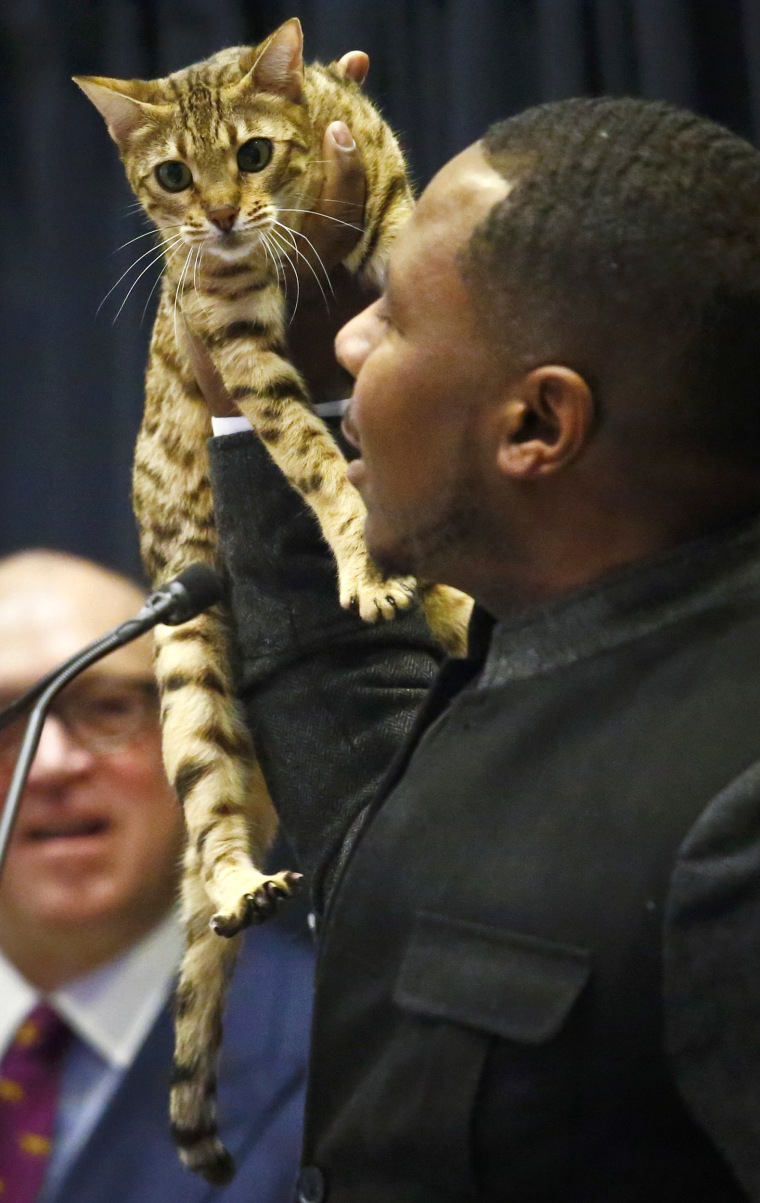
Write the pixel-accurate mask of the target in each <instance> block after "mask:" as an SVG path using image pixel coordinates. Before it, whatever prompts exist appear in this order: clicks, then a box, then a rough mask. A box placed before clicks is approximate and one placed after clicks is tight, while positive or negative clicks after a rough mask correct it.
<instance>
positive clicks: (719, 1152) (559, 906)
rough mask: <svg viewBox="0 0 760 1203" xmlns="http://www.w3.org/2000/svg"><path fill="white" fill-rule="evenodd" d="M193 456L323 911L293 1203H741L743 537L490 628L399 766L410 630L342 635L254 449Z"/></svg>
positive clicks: (750, 931)
mask: <svg viewBox="0 0 760 1203" xmlns="http://www.w3.org/2000/svg"><path fill="white" fill-rule="evenodd" d="M212 454H213V464H214V473H215V494H216V498H217V506H218V518H219V524H220V531H221V536H222V542H223V547H224V550H225V555H226V557H227V562H228V565H229V569H230V573H231V580H232V589H233V604H234V607H235V610H236V613H237V619H238V624H239V630H240V643H241V655H242V664H241V673H242V677H241V679H242V681H243V687H244V691H245V695H246V700H247V705H248V713H249V716H250V721H251V725H252V728H253V730H254V733H255V735H256V736H257V738H258V739H259V740H260V742H261V754H262V760H263V762H264V766H265V771H266V772H267V774H268V778H269V781H270V787H271V788H272V791H273V795H274V798H275V802H276V804H277V805H278V807H279V808H280V811H281V814H282V817H283V822H284V823H285V826H286V828H287V829H288V833H289V835H290V836H291V838H292V840H293V842H294V843H295V845H296V846H297V847H298V849H299V853H300V855H301V856H302V857H303V858H304V861H305V862H306V863H307V864H308V865H309V867H310V868H311V869H312V871H313V872H314V874H315V879H316V881H317V885H318V887H319V888H321V887H323V886H324V885H325V884H327V886H328V887H329V886H331V885H332V894H331V898H330V904H329V906H328V908H327V913H326V916H325V918H324V921H323V925H322V928H323V930H322V939H321V949H320V958H319V966H318V974H317V1001H316V1008H315V1019H314V1028H313V1052H312V1064H311V1080H310V1087H309V1098H308V1103H307V1125H306V1141H305V1160H306V1162H307V1168H306V1170H305V1171H304V1174H303V1175H302V1178H301V1183H300V1196H299V1197H300V1198H301V1199H302V1200H303V1201H304V1203H319V1200H321V1199H326V1198H329V1199H332V1200H335V1201H336V1203H349V1201H350V1203H391V1201H392V1203H434V1201H435V1203H438V1201H439V1200H440V1201H441V1203H443V1201H444V1200H452V1199H460V1200H464V1199H483V1200H494V1201H496V1200H502V1199H505V1200H506V1199H509V1200H510V1201H515V1203H548V1201H549V1200H552V1203H554V1201H555V1200H557V1199H562V1200H564V1201H572V1203H629V1201H630V1203H633V1201H634V1200H636V1201H639V1200H641V1201H645V1200H646V1201H647V1203H652V1201H657V1200H663V1201H664V1200H666V1199H667V1200H684V1203H685V1201H686V1200H688V1201H690V1203H701V1201H703V1200H704V1203H707V1201H708V1200H709V1201H711V1203H712V1201H714V1203H717V1201H719V1200H720V1201H722V1200H740V1199H745V1198H755V1199H759V1200H760V767H758V765H757V760H758V751H759V750H760V704H759V703H760V675H759V674H760V537H759V536H758V531H757V530H756V529H751V530H745V531H739V532H735V533H732V534H731V535H727V536H724V537H722V538H717V539H712V540H706V541H705V542H704V543H703V544H701V545H696V546H693V547H691V548H688V549H682V550H679V551H677V552H676V553H674V554H673V555H672V556H670V557H667V558H666V559H665V560H663V561H662V562H661V563H659V564H652V565H646V566H642V567H638V568H635V569H633V570H629V571H628V572H624V573H621V574H618V576H616V577H615V578H611V579H610V580H609V581H604V582H601V583H600V584H599V585H598V586H597V587H595V588H594V589H592V590H589V591H588V592H587V593H585V594H579V595H576V596H575V597H572V598H570V599H568V600H567V601H566V602H563V603H562V604H561V605H559V606H556V607H554V608H553V609H551V610H547V611H545V612H542V613H538V614H534V615H530V616H528V617H527V618H526V620H525V621H522V622H518V623H515V624H514V626H513V627H512V628H497V630H496V631H495V633H494V635H493V638H492V639H491V640H490V641H489V639H487V638H484V639H483V640H482V647H480V648H477V649H476V650H475V652H474V654H473V656H472V659H471V660H470V661H469V662H464V663H454V664H450V665H448V666H447V667H446V668H445V669H444V671H443V673H442V674H441V676H440V678H439V680H438V681H437V683H436V686H435V688H434V690H433V692H432V694H431V695H430V696H429V698H428V700H427V703H426V706H425V707H424V709H423V712H422V715H421V716H420V717H418V718H417V722H416V726H415V729H414V732H413V734H412V736H411V738H410V740H408V742H407V745H406V747H405V748H404V749H403V750H402V751H401V752H400V753H399V752H398V745H399V744H400V743H401V741H402V737H403V733H404V730H405V729H406V728H408V727H409V726H410V725H411V723H412V721H413V718H414V712H415V710H416V709H417V708H418V706H419V702H420V699H421V696H422V695H423V693H424V691H425V687H426V685H427V684H428V682H429V681H430V679H431V677H432V675H433V671H434V658H433V655H432V653H431V649H430V647H429V644H428V643H427V641H426V636H425V634H424V631H423V630H422V628H421V627H420V626H419V620H418V619H417V618H416V617H415V616H411V617H408V618H405V619H403V620H401V621H400V622H398V623H394V624H391V625H388V626H385V627H382V628H375V629H371V628H364V627H361V626H360V624H358V623H357V621H356V620H354V619H353V618H352V617H351V616H347V615H343V614H341V613H339V612H338V611H337V607H336V603H335V600H334V580H333V579H332V573H331V568H330V564H329V561H327V560H326V559H325V557H324V554H323V550H322V548H321V547H320V542H319V540H318V538H317V537H315V536H314V533H313V530H312V528H311V524H310V522H309V521H308V520H304V517H303V515H302V514H299V510H300V508H301V507H300V504H299V503H298V502H297V500H296V499H294V498H292V497H291V496H289V495H288V493H287V491H286V490H284V489H283V487H282V484H281V482H280V480H279V479H278V475H277V473H276V470H274V469H273V468H272V466H271V464H270V463H269V461H268V460H267V458H266V455H265V453H263V452H261V450H260V448H259V447H258V445H257V444H256V441H255V439H253V437H252V436H233V437H231V438H229V439H225V440H218V441H217V442H216V443H215V444H214V445H213V447H212ZM485 625H486V624H485V623H484V626H485ZM394 751H395V752H396V755H397V760H396V764H395V766H394V767H393V768H392V769H391V771H390V773H388V774H386V775H385V781H384V783H383V784H382V785H380V786H379V788H378V785H379V781H380V779H381V778H382V777H383V770H384V769H385V768H386V767H387V764H388V761H389V760H390V759H391V756H392V755H393V754H394ZM368 782H369V785H368ZM373 795H374V798H373ZM368 806H369V813H368V814H367V812H366V808H367V807H368ZM346 837H348V838H346ZM336 878H337V884H335V879H336Z"/></svg>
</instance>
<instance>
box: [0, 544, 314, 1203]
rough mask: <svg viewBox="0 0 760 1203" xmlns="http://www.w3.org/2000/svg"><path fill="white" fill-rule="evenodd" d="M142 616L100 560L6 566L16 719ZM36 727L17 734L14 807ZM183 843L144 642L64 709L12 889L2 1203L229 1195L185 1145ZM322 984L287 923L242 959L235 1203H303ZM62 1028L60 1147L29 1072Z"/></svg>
mask: <svg viewBox="0 0 760 1203" xmlns="http://www.w3.org/2000/svg"><path fill="white" fill-rule="evenodd" d="M141 604H142V596H141V593H140V591H139V589H138V588H137V587H136V586H135V585H134V584H132V583H131V582H130V581H128V580H126V579H125V578H123V577H120V576H118V575H116V574H114V573H112V572H110V571H107V570H106V569H104V568H102V567H100V566H98V565H95V564H92V563H90V562H88V561H84V560H80V559H75V558H73V557H71V556H67V555H62V554H59V553H53V552H43V551H34V552H26V553H22V554H20V555H16V556H13V557H10V558H8V559H6V560H4V561H0V708H2V707H3V706H5V705H6V704H7V703H8V702H10V701H11V700H12V699H13V698H14V697H15V696H17V695H18V694H19V693H21V692H23V691H24V690H25V689H26V688H27V687H28V686H29V685H30V684H32V683H33V682H34V681H35V680H36V679H37V678H38V677H40V676H41V675H42V674H44V673H46V672H47V671H48V670H49V669H50V668H52V667H53V666H54V665H56V664H57V663H59V662H60V661H61V660H63V659H65V658H66V657H67V656H69V655H70V654H71V653H72V652H74V651H75V650H76V649H78V648H79V647H81V646H82V645H84V644H86V643H87V642H89V641H90V640H91V639H93V638H95V637H96V636H97V635H99V634H102V633H103V631H105V630H107V629H108V628H110V627H112V626H115V625H117V624H118V623H120V622H122V621H124V620H125V619H127V618H129V617H131V616H132V615H133V614H134V613H136V612H137V610H139V608H140V606H141ZM23 726H24V724H23V721H22V722H21V723H16V724H14V725H12V726H11V727H9V728H6V729H5V730H3V731H2V732H1V733H0V787H1V788H2V792H3V794H4V793H5V792H6V790H7V787H8V784H9V781H10V777H11V773H12V771H13V765H14V762H15V757H16V754H17V752H18V748H19V745H20V741H21V737H22V734H23ZM181 829H182V821H181V811H180V808H179V806H178V804H177V801H176V799H175V797H174V795H173V793H172V791H171V789H170V787H169V785H168V783H167V781H166V778H165V776H164V772H163V766H162V762H161V754H160V734H159V724H158V702H157V697H156V692H155V688H154V685H153V677H152V673H151V654H150V643H149V641H148V639H147V638H143V639H142V640H139V641H137V642H135V643H132V644H130V645H129V646H128V647H125V648H122V649H120V650H119V651H117V652H115V653H113V654H112V655H111V656H109V657H108V658H106V659H105V660H103V661H102V662H101V663H100V664H99V665H97V666H95V667H93V668H92V669H90V670H88V672H87V673H85V674H84V675H83V676H82V677H80V678H78V680H77V681H75V682H73V683H72V684H71V685H70V686H69V687H68V689H67V690H65V691H64V692H63V693H62V694H61V695H60V697H59V699H57V701H56V703H55V704H54V705H53V708H52V712H51V714H50V716H49V717H48V719H47V721H46V723H45V727H44V730H43V733H42V738H41V740H40V746H39V750H38V752H37V756H36V758H35V761H34V764H33V767H32V770H31V774H30V777H29V781H28V785H27V788H26V791H25V794H24V799H23V803H22V807H21V810H20V813H19V819H18V824H17V827H16V831H15V833H14V838H13V842H12V845H11V849H10V852H9V856H8V859H7V862H6V867H5V872H4V876H3V879H2V881H0V1059H2V1060H0V1200H2V1199H5V1198H7V1199H8V1200H9V1203H11V1201H12V1203H32V1200H34V1201H35V1203H37V1201H40V1203H42V1201H44V1203H102V1201H103V1200H106V1199H109V1198H111V1199H114V1200H116V1199H118V1200H119V1203H131V1201H132V1200H134V1201H135V1203H137V1201H138V1200H139V1203H158V1201H159V1200H160V1201H161V1203H173V1201H174V1200H179V1199H182V1201H183V1203H196V1201H197V1203H200V1201H201V1200H205V1199H207V1198H208V1197H209V1196H210V1194H211V1190H212V1188H211V1187H209V1186H208V1184H207V1183H205V1182H204V1181H203V1180H201V1179H197V1178H194V1177H193V1176H191V1175H189V1174H188V1173H187V1171H186V1170H184V1169H183V1168H182V1167H181V1165H180V1164H179V1161H178V1158H177V1155H176V1153H175V1150H174V1148H173V1146H172V1143H171V1138H170V1136H169V1130H168V1114H167V1100H168V1081H169V1072H170V1066H171V1051H172V1024H171V1016H170V1013H169V1004H168V999H169V995H170V992H171V987H172V982H173V977H174V974H175V970H176V968H177V965H178V961H179V958H180V955H181V946H182V940H181V934H180V930H179V926H178V923H177V918H176V914H175V908H174V900H175V896H176V885H177V870H178V865H179V855H180V848H181V842H182V838H181V837H182V831H181ZM311 968H312V954H311V949H310V947H309V946H308V944H307V943H305V942H303V941H300V940H299V939H297V938H296V937H295V936H293V935H290V934H288V933H286V932H285V931H284V929H283V928H282V927H281V926H279V925H278V924H277V923H276V922H275V923H272V924H268V925H266V926H265V927H263V928H259V929H256V931H255V932H254V933H252V934H251V937H250V939H249V941H248V944H247V946H246V949H245V951H244V954H243V956H242V957H241V962H240V965H239V967H238V971H237V973H236V977H235V980H234V983H233V987H232V993H231V997H230V1002H229V1006H228V1011H227V1018H226V1025H225V1044H224V1050H223V1054H222V1059H221V1064H220V1081H219V1094H220V1120H221V1130H222V1133H223V1137H224V1139H225V1141H226V1143H228V1145H229V1147H230V1149H231V1151H232V1152H233V1154H234V1155H235V1158H236V1161H237V1163H238V1174H237V1177H236V1178H235V1180H234V1181H233V1183H232V1185H231V1186H230V1187H228V1188H226V1189H225V1190H223V1191H221V1192H218V1193H217V1192H214V1198H217V1197H218V1198H220V1199H221V1200H223V1201H224V1203H242V1200H248V1199H250V1198H251V1197H252V1191H254V1189H255V1197H256V1199H257V1203H285V1200H289V1199H290V1198H291V1197H292V1189H293V1182H294V1178H295V1174H296V1171H297V1160H298V1148H299V1142H300V1124H301V1111H302V1092H303V1080H304V1066H305V1061H306V1045H307V1037H308V1026H309V1008H310V995H311ZM30 1014H31V1016H32V1019H31V1022H30V1021H29V1016H30ZM43 1014H44V1016H45V1020H44V1022H45V1023H48V1022H49V1021H52V1023H53V1025H54V1027H55V1028H56V1031H57V1033H58V1035H57V1036H56V1040H57V1041H58V1046H57V1047H58V1048H59V1050H60V1056H59V1057H58V1064H57V1066H56V1075H55V1077H56V1081H55V1085H54V1089H55V1091H56V1092H57V1097H56V1099H55V1101H54V1107H53V1119H52V1121H50V1123H51V1124H52V1127H49V1130H47V1131H43V1130H42V1127H41V1125H42V1124H43V1121H42V1120H41V1119H40V1117H39V1114H38V1115H37V1116H36V1117H35V1118H34V1119H33V1121H32V1124H31V1128H29V1125H28V1124H26V1125H25V1121H23V1119H21V1118H20V1117H22V1116H23V1108H24V1106H25V1103H26V1102H28V1100H27V1099H25V1098H24V1092H25V1085H24V1084H23V1072H24V1071H23V1070H18V1071H17V1069H16V1067H15V1065H14V1060H13V1059H14V1055H16V1054H18V1051H19V1048H21V1046H22V1045H23V1044H24V1041H25V1040H27V1039H28V1038H30V1033H31V1034H33V1033H34V1032H35V1030H36V1027H39V1024H40V1022H42V1021H41V1020H40V1018H39V1017H40V1016H41V1015H43ZM61 1020H62V1021H63V1023H61V1022H60V1021H61ZM8 1066H10V1068H8ZM20 1075H21V1076H20ZM45 1089H46V1090H47V1087H45ZM27 1093H28V1092H27ZM49 1101H50V1100H49V1099H48V1102H49ZM35 1125H36V1126H35ZM27 1128H29V1130H27Z"/></svg>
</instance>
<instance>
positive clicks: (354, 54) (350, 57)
mask: <svg viewBox="0 0 760 1203" xmlns="http://www.w3.org/2000/svg"><path fill="white" fill-rule="evenodd" d="M337 66H338V69H339V71H340V72H341V74H342V75H344V76H345V77H346V78H347V79H352V80H353V81H354V83H356V84H360V85H361V84H363V83H364V81H365V79H366V78H367V75H368V74H369V55H368V54H365V53H364V51H363V50H349V51H348V53H347V54H344V55H342V56H341V58H339V59H338V62H337Z"/></svg>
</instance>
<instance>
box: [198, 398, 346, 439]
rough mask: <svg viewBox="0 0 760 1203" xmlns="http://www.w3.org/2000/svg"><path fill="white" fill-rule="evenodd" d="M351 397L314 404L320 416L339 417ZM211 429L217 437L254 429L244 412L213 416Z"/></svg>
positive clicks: (344, 410)
mask: <svg viewBox="0 0 760 1203" xmlns="http://www.w3.org/2000/svg"><path fill="white" fill-rule="evenodd" d="M348 401H349V398H346V400H345V401H320V402H319V403H318V404H317V405H315V406H314V409H315V411H316V413H318V414H319V416H320V418H338V417H341V415H342V414H344V413H345V412H346V407H347V405H348ZM211 430H212V432H213V434H214V436H215V437H216V438H219V437H220V436H223V435H225V434H238V432H239V431H241V430H253V427H252V426H251V423H250V422H249V421H248V419H247V418H244V417H243V415H242V414H233V416H232V417H229V418H215V417H212V418H211Z"/></svg>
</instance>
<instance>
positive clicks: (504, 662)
mask: <svg viewBox="0 0 760 1203" xmlns="http://www.w3.org/2000/svg"><path fill="white" fill-rule="evenodd" d="M729 598H730V599H732V600H734V601H735V600H741V599H744V600H755V601H756V600H758V599H759V598H760V519H758V518H753V519H752V521H751V522H744V523H742V524H741V525H740V526H733V527H731V528H730V529H727V530H725V531H723V532H721V533H719V534H714V535H709V536H705V537H703V538H701V539H697V540H694V541H692V542H688V543H683V544H681V545H680V546H679V547H677V548H675V549H674V550H672V551H670V552H668V553H667V554H666V555H663V556H660V557H657V558H656V559H652V560H647V561H645V562H643V563H638V564H634V565H630V566H629V567H626V568H622V569H619V570H617V571H615V572H612V573H608V574H607V575H605V576H604V577H602V578H600V579H599V580H598V581H596V582H594V584H593V585H591V586H589V587H588V588H586V589H583V590H579V591H577V592H574V593H573V594H572V595H569V596H568V597H566V598H564V599H562V600H560V601H558V602H555V603H553V604H552V605H550V606H545V607H542V608H540V609H537V610H532V611H531V612H530V613H526V614H525V615H523V616H521V617H519V618H517V619H514V620H512V621H510V622H503V623H497V624H496V625H495V626H494V629H493V633H492V636H491V640H490V647H489V649H488V652H487V654H486V657H485V663H484V665H483V670H482V673H481V675H480V677H479V680H478V682H477V687H478V688H483V687H488V686H494V685H502V684H506V683H507V682H509V681H519V680H525V679H526V678H528V677H535V676H538V675H539V674H541V673H545V672H551V671H553V670H555V669H557V668H562V667H565V666H567V665H570V664H572V663H574V662H575V661H577V660H580V659H583V658H585V657H587V656H591V655H595V654H597V653H599V652H603V651H608V650H610V649H612V648H614V647H616V646H618V645H620V644H622V643H626V642H628V641H629V640H632V639H636V638H639V637H641V636H643V635H647V634H650V633H651V632H653V631H656V630H659V629H661V628H662V627H665V626H667V625H668V624H669V623H673V622H677V621H680V620H682V619H685V618H689V617H691V616H694V615H697V614H699V613H701V612H703V611H705V610H708V609H711V608H713V607H715V606H716V605H719V604H720V603H721V602H724V601H726V600H727V599H729Z"/></svg>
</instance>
